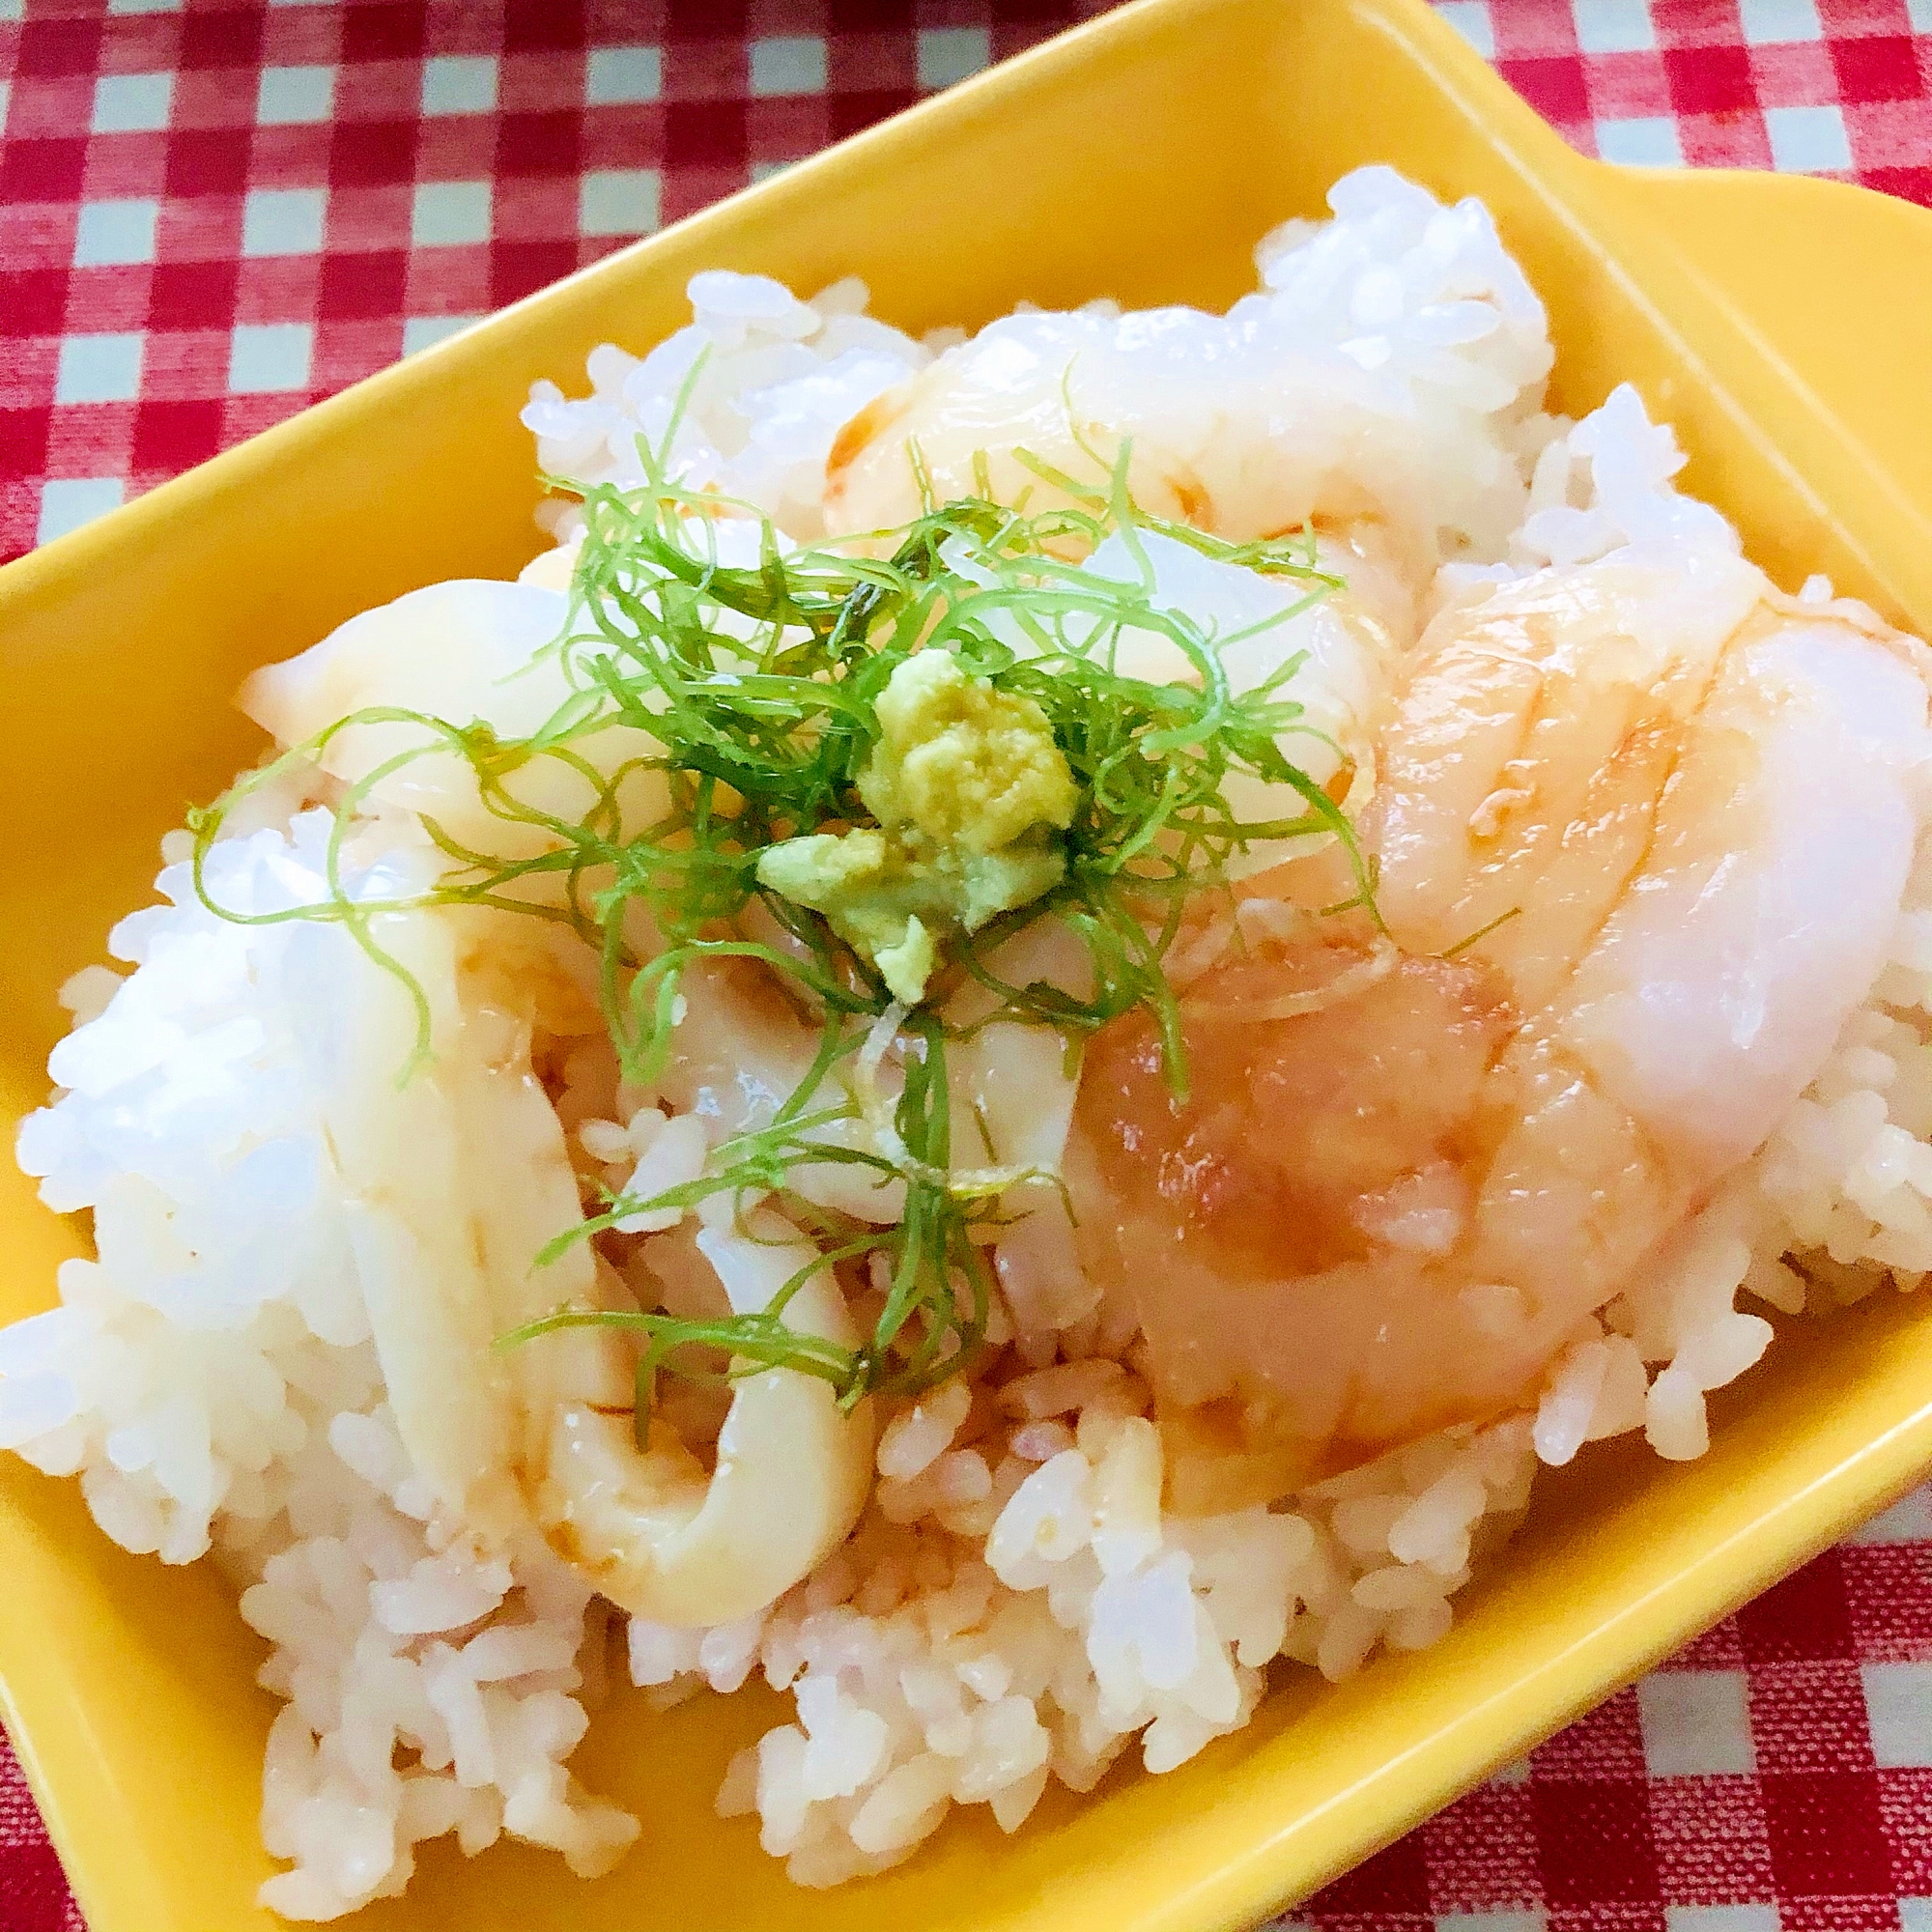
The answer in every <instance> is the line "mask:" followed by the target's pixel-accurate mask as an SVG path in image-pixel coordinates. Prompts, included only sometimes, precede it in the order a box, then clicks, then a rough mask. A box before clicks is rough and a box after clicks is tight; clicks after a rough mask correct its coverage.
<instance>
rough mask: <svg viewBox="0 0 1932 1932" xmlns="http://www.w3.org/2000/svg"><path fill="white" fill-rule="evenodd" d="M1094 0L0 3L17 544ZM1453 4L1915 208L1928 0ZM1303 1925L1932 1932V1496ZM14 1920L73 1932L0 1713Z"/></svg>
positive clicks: (1597, 148) (1714, 132) (1522, 76)
mask: <svg viewBox="0 0 1932 1932" xmlns="http://www.w3.org/2000/svg"><path fill="white" fill-rule="evenodd" d="M1104 4H1105V0H351V4H337V0H269V4H263V0H0V557H5V556H8V555H12V554H17V553H19V552H22V551H25V550H27V549H30V548H31V547H32V546H33V545H34V544H35V543H36V542H39V541H42V540H44V539H45V538H47V537H50V536H53V535H56V534H58V533H59V532H61V531H63V530H67V529H70V528H72V527H73V526H75V525H77V524H79V523H82V522H84V521H85V520H86V519H88V518H89V517H92V516H96V515H99V513H100V512H101V511H103V510H105V509H107V508H110V507H112V506H113V505H114V504H116V503H118V502H121V501H123V500H124V499H125V498H126V497H130V496H133V495H135V494H137V493H138V492H140V491H141V490H144V489H146V488H148V487H150V486H151V485H153V484H154V483H156V482H158V481H159V480H161V479H162V478H164V477H166V476H170V475H173V474H174V473H176V472H177V471H179V470H181V469H185V468H187V467H188V466H189V465H190V464H192V463H195V462H198V461H199V460H201V459H202V458H203V457H206V456H209V455H211V454H213V452H214V451H215V450H217V449H220V448H222V447H224V446H225V445H227V444H229V443H231V442H234V441H236V440H239V439H240V438H241V437H244V436H247V435H249V434H250V433H251V432H253V431H255V430H257V429H261V428H263V427H265V426H266V425H268V424H269V423H270V422H273V421H276V420H278V419H279V418H281V417H283V416H286V415H289V414H291V413H292V412H295V411H296V410H298V409H299V408H301V407H302V406H303V405H304V404H305V403H308V402H310V401H312V400H314V399H315V398H317V397H319V396H321V395H324V394H327V393H328V392H329V391H331V390H333V389H336V388H339V387H340V386H341V385H342V384H345V383H348V382H351V381H353V380H354V379H355V378H356V377H358V376H361V375H364V374H366V373H368V372H369V371H371V370H374V369H377V368H380V367H381V366H382V365H383V364H384V363H386V362H388V361H390V360H392V359H393V358H394V357H396V356H397V355H406V354H408V353H409V352H410V351H411V350H412V349H415V348H418V347H420V346H422V345H423V344H425V343H428V342H432V341H434V340H436V339H437V338H438V337H439V336H440V335H443V334H445V333H447V332H448V331H450V330H452V329H454V328H458V327H462V326H463V324H464V323H465V322H466V321H469V320H470V319H471V318H473V317H475V316H478V315H481V314H483V313H485V312H486V311H488V310H489V309H491V308H494V307H497V306H498V305H500V304H501V303H503V302H506V301H509V300H511V299H513V298H516V297H519V296H522V295H525V294H526V293H528V292H529V291H530V290H531V289H534V288H536V287H539V286H540V285H541V284H543V283H544V282H547V281H549V280H551V279H553V278H554V277H555V276H557V275H559V274H562V273H563V272H564V271H565V270H570V269H573V268H575V267H577V266H578V265H579V264H581V263H583V262H586V261H589V260H591V259H593V258H594V257H596V256H598V255H601V254H603V253H605V252H606V251H608V250H609V249H611V248H612V247H615V246H617V245H618V244H619V243H620V242H622V241H626V240H628V239H629V238H631V237H632V236H635V235H638V234H640V233H644V232H647V231H648V230H650V229H652V228H654V227H656V226H658V225H659V224H660V223H661V222H664V221H668V220H671V219H674V218H675V217H677V216H678V215H680V214H684V213H689V212H690V211H692V210H693V209H696V208H698V207H701V206H702V205H703V204H704V203H706V202H708V201H710V200H712V199H714V198H715V197H717V196H718V195H720V194H723V193H725V192H726V191H727V190H729V189H731V188H735V187H738V186H740V185H743V184H744V183H745V182H746V181H747V180H753V179H756V178H757V177H759V176H760V175H762V174H764V173H767V172H769V171H770V170H772V169H774V168H777V167H781V166H782V165H783V164H784V163H785V162H786V161H788V160H791V159H795V158H796V157H798V156H803V155H806V154H809V153H810V152H812V151H813V150H814V149H816V148H818V147H820V146H822V145H823V144H824V143H826V142H827V141H831V140H836V139H837V138H838V136H840V135H842V134H845V133H848V132H850V131H851V130H853V129H854V128H860V127H863V126H864V125H866V124H867V123H868V122H870V121H874V120H876V119H878V118H879V117H880V116H881V115H884V114H888V113H891V112H893V111H895V109H897V108H899V107H902V106H905V105H907V104H908V103H910V102H911V101H913V100H914V99H917V98H918V97H919V96H920V95H921V94H923V93H926V92H929V91H931V90H933V89H935V88H939V87H944V86H946V85H947V84H949V83H950V82H952V81H953V80H956V79H959V78H961V77H962V76H964V75H966V74H968V73H971V72H973V71H975V70H977V69H979V68H981V67H983V66H985V65H986V64H987V63H988V62H989V61H993V60H997V59H999V58H1001V57H1003V56H1004V55H1006V54H1009V53H1011V52H1013V51H1015V50H1017V49H1018V48H1019V47H1021V46H1024V45H1026V44H1027V43H1030V42H1033V41H1036V40H1038V39H1041V38H1043V37H1044V36H1046V35H1047V34H1049V33H1052V32H1054V31H1056V30H1057V29H1059V28H1060V27H1063V26H1065V25H1068V24H1070V23H1071V22H1072V21H1073V20H1075V19H1077V18H1079V17H1081V16H1083V15H1085V14H1092V13H1095V12H1099V11H1101V9H1102V7H1103V5H1104ZM1283 4H1293V0H1283ZM1443 11H1444V13H1445V14H1447V15H1448V17H1449V18H1450V19H1451V20H1453V21H1454V23H1455V24H1456V26H1457V27H1458V28H1459V29H1460V30H1461V31H1462V32H1463V35H1464V36H1465V37H1466V38H1467V39H1468V40H1469V41H1470V42H1472V43H1474V44H1475V45H1476V46H1477V47H1478V48H1479V49H1480V50H1481V51H1482V52H1483V53H1485V54H1486V55H1488V56H1490V57H1491V58H1492V59H1493V60H1494V61H1495V62H1496V65H1497V66H1498V68H1499V69H1500V70H1501V71H1502V72H1503V73H1504V74H1505V75H1506V76H1507V78H1508V79H1509V80H1510V81H1511V82H1512V83H1513V84H1514V85H1515V86H1516V87H1517V88H1518V89H1519V90H1520V92H1521V93H1522V94H1524V95H1525V96H1526V97H1527V98H1528V99H1530V100H1531V101H1532V102H1533V103H1534V104H1535V105H1536V106H1537V107H1538V108H1540V109H1541V110H1542V111H1543V113H1544V114H1546V115H1547V116H1548V118H1549V119H1550V120H1551V121H1552V122H1553V123H1554V124H1555V125H1556V126H1557V127H1558V128H1560V129H1561V130H1562V132H1563V133H1564V134H1565V135H1566V136H1567V137H1568V138H1569V139H1570V140H1572V141H1573V142H1575V143H1576V144H1577V146H1579V147H1581V148H1583V149H1585V150H1587V151H1590V152H1594V153H1598V154H1601V155H1604V156H1606V157H1608V158H1610V159H1612V160H1620V161H1633V162H1645V163H1649V164H1652V165H1659V164H1662V165H1677V164H1685V165H1693V166H1695V165H1713V164H1726V165H1743V166H1758V167H1777V168H1783V169H1790V170H1802V171H1805V172H1813V173H1824V174H1833V175H1836V176H1839V177H1841V178H1844V179H1848V180H1855V181H1860V182H1862V183H1864V184H1865V185H1868V186H1873V187H1878V188H1882V189H1885V190H1888V191H1889V192H1892V193H1895V194H1902V195H1906V196H1908V197H1910V198H1912V199H1915V200H1918V201H1922V202H1926V203H1928V204H1932V86H1928V75H1929V74H1932V69H1928V56H1932V0H1648V4H1647V0H1443ZM565 373H567V372H565ZM1292 1923H1293V1924H1295V1925H1302V1924H1306V1925H1312V1926H1320V1927H1321V1928H1324V1932H1327V1928H1333V1932H1434V1928H1440V1932H1533V1928H1548V1932H1584V1928H1600V1927H1601V1928H1605V1932H1775V1928H1776V1927H1777V1926H1779V1925H1782V1926H1784V1927H1785V1928H1787V1932H1800V1929H1801V1928H1814V1927H1815V1928H1817V1932H1867V1928H1870V1932H1880V1928H1883V1929H1884V1932H1932V1492H1919V1493H1918V1494H1917V1495H1915V1496H1914V1497H1912V1498H1910V1499H1908V1501H1907V1502H1905V1503H1903V1504H1901V1505H1900V1506H1899V1507H1898V1508H1897V1509H1895V1510H1893V1511H1892V1512H1891V1513H1890V1514H1889V1515H1888V1516H1887V1517H1885V1518H1883V1519H1881V1520H1879V1521H1878V1522H1877V1523H1874V1524H1873V1525H1872V1526H1871V1527H1870V1528H1869V1529H1867V1530H1866V1531H1865V1532H1864V1533H1863V1534H1861V1536H1859V1537H1857V1538H1855V1539H1854V1540H1853V1541H1852V1542H1851V1543H1849V1544H1847V1545H1846V1546H1844V1547H1843V1548H1840V1549H1837V1550H1835V1551H1833V1553H1831V1554H1830V1555H1828V1556H1826V1557H1824V1558H1821V1559H1820V1560H1819V1561H1818V1562H1816V1563H1814V1564H1813V1565H1812V1566H1811V1567H1810V1568H1809V1569H1807V1570H1805V1571H1804V1572H1802V1573H1801V1574H1800V1575H1799V1576H1798V1577H1794V1578H1793V1579H1792V1580H1791V1581H1789V1582H1787V1583H1785V1584H1783V1585H1781V1586H1780V1587H1779V1588H1777V1589H1776V1590H1774V1591H1772V1592H1771V1593H1770V1594H1769V1595H1768V1596H1766V1597H1764V1598H1762V1599H1760V1600H1759V1602H1758V1603H1756V1604H1754V1605H1752V1606H1751V1607H1750V1608H1749V1609H1748V1610H1747V1611H1745V1612H1744V1613H1743V1614H1741V1615H1740V1616H1738V1617H1736V1618H1734V1619H1732V1620H1731V1621H1730V1622H1729V1623H1727V1624H1725V1625H1723V1626H1722V1627H1721V1628H1719V1630H1718V1631H1716V1632H1715V1633H1713V1634H1711V1635H1709V1636H1707V1637H1705V1638H1704V1639H1703V1640H1701V1641H1700V1642H1699V1643H1697V1644H1695V1645H1694V1646H1692V1648H1691V1649H1690V1650H1689V1651H1687V1652H1686V1653H1685V1654H1684V1655H1683V1656H1682V1657H1680V1658H1678V1659H1677V1660H1675V1661H1674V1662H1672V1663H1671V1664H1670V1665H1669V1666H1668V1667H1666V1668H1665V1669H1663V1670H1661V1671H1659V1672H1658V1673H1657V1674H1656V1675H1654V1676H1653V1677H1651V1678H1649V1679H1648V1680H1647V1681H1646V1682H1645V1683H1643V1684H1642V1685H1640V1686H1639V1687H1638V1688H1637V1689H1636V1690H1634V1691H1631V1692H1627V1693H1626V1694H1625V1695H1623V1696H1621V1697H1618V1698H1616V1699H1614V1700H1613V1701H1612V1702H1611V1703H1609V1704H1608V1705H1606V1706H1605V1707H1604V1709H1603V1710H1601V1711H1599V1712H1598V1713H1597V1714H1596V1715H1595V1716H1594V1717H1592V1718H1589V1719H1586V1720H1584V1721H1583V1722H1581V1723H1579V1724H1577V1725H1576V1726H1574V1727H1573V1728H1572V1729H1571V1730H1569V1731H1567V1732H1565V1733H1564V1734H1563V1735H1562V1736H1561V1737H1559V1738H1557V1739H1555V1740H1554V1741H1553V1742H1551V1743H1550V1744H1548V1745H1547V1746H1545V1747H1543V1748H1542V1749H1540V1750H1538V1751H1536V1752H1535V1753H1533V1754H1532V1756H1531V1757H1530V1758H1529V1759H1528V1760H1527V1761H1526V1763H1524V1764H1523V1765H1521V1766H1519V1767H1517V1768H1516V1769H1515V1770H1514V1771H1512V1772H1510V1773H1508V1774H1506V1775H1505V1776H1501V1777H1499V1778H1497V1779H1496V1780H1494V1781H1493V1782H1492V1783H1491V1784H1490V1785H1488V1786H1487V1787H1485V1788H1484V1789H1483V1790H1481V1791H1479V1792H1478V1793H1476V1794H1475V1795H1473V1796H1472V1797H1470V1798H1467V1799H1465V1800H1463V1802H1462V1803H1461V1804H1458V1805H1456V1806H1454V1807H1452V1809H1450V1810H1449V1811H1447V1812H1445V1813H1444V1814H1443V1815H1442V1816H1441V1817H1439V1818H1437V1819H1436V1820H1435V1821H1434V1822H1433V1823H1431V1824H1429V1825H1427V1826H1425V1827H1423V1828H1422V1829H1421V1830H1420V1831H1418V1832H1416V1833H1413V1834H1412V1835H1411V1836H1409V1837H1408V1838H1406V1839H1405V1840H1404V1841H1403V1842H1402V1843H1401V1844H1400V1845H1398V1846H1396V1847H1395V1848H1393V1849H1392V1850H1390V1851H1388V1852H1385V1853H1383V1854H1382V1855H1381V1856H1380V1857H1378V1858H1377V1859H1374V1860H1372V1861H1370V1862H1369V1863H1368V1864H1366V1865H1364V1866H1363V1867H1361V1868H1360V1869H1359V1870H1358V1871H1356V1872H1355V1873H1353V1874H1352V1875H1351V1876H1350V1877H1349V1878H1348V1879H1346V1880H1344V1881H1342V1882H1341V1883H1339V1884H1337V1885H1335V1886H1333V1887H1331V1888H1330V1889H1328V1890H1327V1891H1326V1892H1324V1893H1323V1894H1321V1897H1320V1898H1318V1899H1316V1900H1315V1901H1313V1903H1312V1904H1310V1905H1309V1906H1307V1907H1305V1908H1303V1910H1302V1911H1300V1912H1299V1913H1297V1914H1296V1915H1295V1918H1294V1919H1293V1921H1292ZM0 1932H80V1919H79V1916H78V1914H77V1912H76V1911H75V1910H74V1907H73V1905H72V1903H71V1899H70V1898H69V1897H68V1895H67V1892H66V1889H65V1887H64V1885H63V1884H62V1881H61V1876H60V1869H59V1865H58V1863H57V1861H55V1859H54V1856H53V1854H52V1852H51V1850H50V1849H49V1847H48V1845H47V1841H46V1836H45V1833H44V1832H43V1830H42V1828H41V1824H40V1820H39V1818H38V1816H37V1814H36V1812H35V1810H34V1806H33V1803H32V1800H31V1799H30V1797H29V1795H28V1793H27V1790H26V1787H25V1785H24V1782H23V1781H22V1779H21V1777H20V1776H19V1773H18V1770H17V1768H16V1767H15V1766H14V1762H13V1759H12V1758H11V1756H10V1755H8V1754H7V1753H6V1751H5V1747H4V1745H0Z"/></svg>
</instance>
